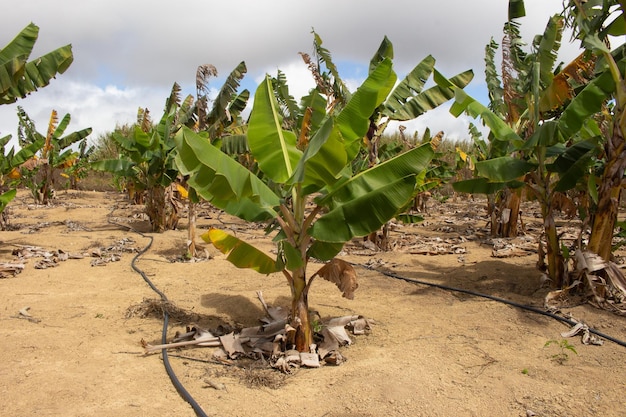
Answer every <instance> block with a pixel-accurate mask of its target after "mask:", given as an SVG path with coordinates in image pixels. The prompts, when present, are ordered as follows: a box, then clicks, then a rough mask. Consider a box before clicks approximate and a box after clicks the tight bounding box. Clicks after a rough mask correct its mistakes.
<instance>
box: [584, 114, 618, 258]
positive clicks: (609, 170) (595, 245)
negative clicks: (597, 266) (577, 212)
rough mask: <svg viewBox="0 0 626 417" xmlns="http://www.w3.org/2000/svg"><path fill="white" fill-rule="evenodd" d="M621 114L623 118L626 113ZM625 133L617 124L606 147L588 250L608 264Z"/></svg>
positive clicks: (616, 208) (616, 210)
mask: <svg viewBox="0 0 626 417" xmlns="http://www.w3.org/2000/svg"><path fill="white" fill-rule="evenodd" d="M618 114H621V115H622V119H624V117H625V115H624V112H620V113H618ZM624 145H625V142H624V132H623V131H622V129H620V126H619V124H618V123H616V125H615V126H614V133H613V136H612V137H611V138H610V139H609V142H608V143H607V145H606V154H607V158H608V161H607V164H606V166H605V169H604V172H603V174H602V180H601V181H600V186H599V189H598V207H597V210H596V212H595V214H594V216H593V223H592V227H591V236H590V238H589V245H588V246H587V249H589V250H590V251H592V252H594V253H597V254H598V255H600V256H601V257H602V259H604V260H605V261H609V260H610V258H611V252H612V242H613V231H614V228H615V223H616V222H617V214H618V209H619V201H620V195H621V190H622V181H623V177H624V170H625V168H626V149H625V146H624Z"/></svg>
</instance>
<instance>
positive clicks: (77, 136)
mask: <svg viewBox="0 0 626 417" xmlns="http://www.w3.org/2000/svg"><path fill="white" fill-rule="evenodd" d="M92 130H93V129H92V128H90V127H88V128H86V129H82V130H79V131H77V132H72V133H70V134H69V135H67V136H63V137H62V138H60V139H59V141H58V143H57V145H58V147H59V149H65V148H67V147H68V146H70V145H72V144H74V143H76V142H78V141H79V140H82V139H85V138H86V137H87V136H89V135H90V134H91V132H92Z"/></svg>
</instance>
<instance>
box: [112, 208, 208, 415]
mask: <svg viewBox="0 0 626 417" xmlns="http://www.w3.org/2000/svg"><path fill="white" fill-rule="evenodd" d="M113 210H115V208H113ZM109 223H111V224H114V225H116V226H120V227H126V228H128V229H129V230H132V231H133V232H135V233H137V234H138V235H140V236H141V237H144V238H147V239H150V242H149V243H148V244H147V245H146V247H145V248H143V249H142V250H140V251H139V252H137V254H136V255H135V256H134V257H133V260H132V261H131V263H130V266H131V268H133V270H134V271H135V272H137V273H138V274H139V275H141V277H142V278H143V280H144V281H145V282H146V284H148V286H149V287H150V288H151V289H152V291H154V292H155V293H157V294H158V295H159V297H161V301H163V302H168V301H169V300H168V299H167V296H166V295H165V293H163V291H161V290H159V289H158V288H157V287H156V285H154V283H153V282H152V281H151V280H150V278H148V276H147V275H146V273H145V272H144V271H143V270H141V269H140V268H139V267H138V266H137V265H136V262H137V260H138V259H139V257H140V256H141V255H143V254H144V253H146V252H147V251H148V250H149V249H150V248H151V247H152V243H153V242H154V237H152V236H146V235H145V234H143V233H141V232H139V231H137V230H135V229H133V228H132V227H130V226H125V225H122V224H118V223H114V222H112V221H110V220H109ZM169 321H170V315H169V313H168V312H167V309H165V308H164V309H163V331H162V333H161V343H162V344H166V343H167V326H168V324H169ZM161 355H162V357H163V365H164V366H165V372H167V375H168V376H169V377H170V380H171V381H172V384H173V385H174V387H175V388H176V391H178V393H179V394H180V396H181V397H183V399H184V400H185V401H187V402H188V403H189V405H191V408H193V411H194V412H195V413H196V416H198V417H207V414H206V413H205V412H204V410H203V409H202V407H200V405H199V404H198V402H197V401H196V400H195V399H194V398H193V396H192V395H191V394H190V393H189V391H187V389H185V386H184V385H183V384H182V383H181V382H180V380H179V379H178V377H177V376H176V373H175V372H174V370H173V369H172V365H171V364H170V360H169V357H168V355H167V349H162V350H161Z"/></svg>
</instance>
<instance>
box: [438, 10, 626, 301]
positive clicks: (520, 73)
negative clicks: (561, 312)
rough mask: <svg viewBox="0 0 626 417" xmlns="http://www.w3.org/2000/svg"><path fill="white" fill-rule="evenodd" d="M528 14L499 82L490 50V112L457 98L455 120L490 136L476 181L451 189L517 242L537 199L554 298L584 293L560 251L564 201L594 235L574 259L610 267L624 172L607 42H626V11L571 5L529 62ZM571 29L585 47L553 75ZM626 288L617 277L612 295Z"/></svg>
mask: <svg viewBox="0 0 626 417" xmlns="http://www.w3.org/2000/svg"><path fill="white" fill-rule="evenodd" d="M523 5H524V4H523V1H521V0H516V1H511V2H510V7H509V12H510V15H509V20H508V21H507V22H506V24H505V26H504V37H503V41H502V59H503V62H502V73H501V74H500V75H498V73H497V70H496V66H495V64H494V56H495V51H496V49H497V48H498V44H497V43H496V42H495V41H493V40H492V41H491V43H490V44H489V45H487V48H486V76H487V86H488V89H489V97H490V103H489V106H485V105H483V104H481V103H480V102H478V101H477V100H475V99H473V98H472V97H470V96H468V95H467V94H466V93H465V92H464V91H463V90H462V89H459V88H456V94H455V102H454V104H453V106H452V108H451V113H452V114H454V115H455V116H457V117H458V116H459V115H461V114H463V113H465V114H469V115H470V116H472V117H475V118H479V119H480V120H481V121H482V122H483V123H484V125H485V126H487V127H488V129H489V136H488V140H487V141H483V140H482V138H480V137H478V138H477V142H476V144H477V147H478V148H480V149H481V150H482V151H483V152H481V153H480V155H481V156H482V158H481V160H477V161H474V162H475V164H474V165H473V166H474V169H475V178H473V179H470V180H466V181H460V182H457V183H455V184H454V187H455V189H456V190H457V191H461V192H469V193H484V194H487V195H488V196H490V202H491V203H492V205H493V207H494V211H495V212H497V213H498V215H499V217H495V216H494V217H493V220H492V233H493V234H494V235H495V234H501V235H503V236H512V235H514V234H515V233H516V232H517V230H518V228H517V215H518V213H519V204H520V200H521V198H522V196H523V195H529V196H530V197H531V198H533V199H536V200H537V201H538V202H539V203H540V205H541V214H542V218H543V225H544V237H545V250H544V246H543V245H541V244H540V250H539V258H540V259H539V265H540V266H545V268H546V272H547V275H548V276H549V278H550V279H551V281H552V284H553V287H554V288H556V289H562V288H571V287H576V286H580V287H585V284H586V283H583V284H581V285H576V284H577V283H578V281H577V279H578V278H579V275H577V274H575V273H573V271H571V270H570V269H569V262H568V258H569V255H570V252H571V249H572V248H569V247H566V246H565V245H563V243H562V242H561V241H560V235H559V232H558V230H557V225H556V221H555V210H556V209H557V208H558V206H559V203H560V202H561V201H563V199H567V198H569V197H568V196H570V197H571V196H573V195H577V196H578V197H579V199H578V201H577V202H578V207H579V214H580V217H581V219H582V220H583V229H586V228H587V227H588V228H590V237H589V242H588V243H587V245H586V247H583V246H584V245H583V244H582V242H581V239H579V243H578V249H586V250H588V251H590V252H592V253H595V254H597V255H599V256H600V257H602V258H603V259H604V260H605V261H607V262H608V261H610V258H611V253H612V246H611V244H612V240H613V235H614V229H615V226H616V222H617V214H618V205H619V200H620V195H621V189H622V184H623V175H624V169H625V168H626V149H625V146H624V145H625V141H624V139H625V135H624V134H625V132H626V116H625V108H624V105H625V103H626V102H625V100H626V83H625V81H624V76H625V75H626V72H625V68H626V58H625V51H626V49H625V48H626V47H625V45H624V44H621V45H619V46H618V47H616V48H611V47H610V38H611V36H621V37H623V36H624V35H625V34H626V14H625V13H624V12H625V11H626V9H625V7H626V5H625V3H624V2H623V1H616V0H604V1H600V0H596V1H579V0H571V1H568V2H566V3H565V9H564V11H563V13H562V14H559V15H554V16H552V17H551V18H550V19H549V20H548V23H547V25H546V29H545V31H544V33H543V34H541V35H538V36H536V37H535V38H534V39H533V41H532V42H531V43H530V45H531V51H530V52H526V51H524V50H523V48H522V45H524V43H523V42H522V39H521V37H520V34H519V21H518V19H519V18H521V17H523V16H524V9H523ZM566 26H569V27H571V28H572V29H573V31H574V34H575V36H576V37H577V38H578V39H579V40H580V41H581V43H582V48H581V49H582V50H583V52H582V53H581V54H580V55H579V56H578V57H577V58H575V59H574V60H573V61H572V62H570V63H569V64H567V65H563V64H562V63H561V64H559V65H555V64H556V58H557V53H558V50H559V47H560V45H561V37H562V33H563V30H564V28H565V27H566ZM618 39H619V38H618ZM443 85H447V84H443ZM581 233H582V231H581ZM544 258H547V264H545V260H544ZM624 282H626V281H624V280H623V277H621V279H618V282H617V283H616V285H617V286H618V287H619V286H623V283H624ZM585 289H588V288H583V290H585ZM592 290H593V288H592ZM621 290H622V292H624V291H626V288H622V289H621ZM594 293H595V291H594Z"/></svg>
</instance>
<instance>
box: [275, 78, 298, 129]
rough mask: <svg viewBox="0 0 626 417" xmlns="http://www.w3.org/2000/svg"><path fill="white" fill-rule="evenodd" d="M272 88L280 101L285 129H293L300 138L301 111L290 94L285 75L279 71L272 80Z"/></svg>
mask: <svg viewBox="0 0 626 417" xmlns="http://www.w3.org/2000/svg"><path fill="white" fill-rule="evenodd" d="M272 87H273V89H274V93H275V96H276V100H277V101H278V105H279V111H280V114H281V116H283V128H285V129H293V130H294V133H296V135H298V136H299V135H300V134H299V132H298V125H299V124H300V123H299V122H298V118H299V117H301V116H302V115H301V114H300V113H301V111H300V107H298V103H297V102H296V100H295V99H294V98H293V96H292V95H291V94H290V93H289V86H288V85H287V77H286V76H285V73H283V72H282V71H280V70H278V74H277V76H276V78H273V79H272Z"/></svg>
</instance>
